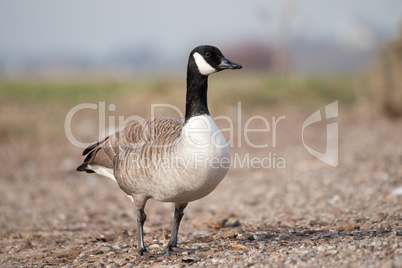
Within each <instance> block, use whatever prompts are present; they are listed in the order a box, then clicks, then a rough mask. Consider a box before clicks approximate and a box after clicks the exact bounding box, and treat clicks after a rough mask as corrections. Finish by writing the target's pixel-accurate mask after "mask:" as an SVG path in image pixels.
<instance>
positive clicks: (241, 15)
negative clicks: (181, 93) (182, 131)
mask: <svg viewBox="0 0 402 268" xmlns="http://www.w3.org/2000/svg"><path fill="white" fill-rule="evenodd" d="M401 13H402V4H401V3H400V2H399V1H398V0H386V1H381V2H380V1H374V2H372V3H370V5H368V4H367V3H366V2H365V1H363V0H354V1H337V2H333V3H328V2H322V1H318V0H310V1H297V0H287V1H258V0H254V1H249V2H244V1H240V0H235V1H219V2H214V1H202V2H201V1H196V2H191V3H189V2H188V1H184V0H175V1H172V2H168V3H167V2H166V3H158V4H155V3H152V2H143V1H122V2H119V4H115V3H110V2H107V1H85V2H84V3H82V2H81V1H76V0H73V1H62V2H54V1H46V0H39V1H35V2H30V1H17V2H9V1H1V3H0V36H1V42H0V78H1V93H0V94H1V95H2V97H3V98H4V97H10V95H23V96H25V97H28V98H29V97H32V95H41V94H45V93H44V92H46V94H47V95H53V94H54V95H56V96H54V97H55V98H57V96H64V97H66V95H69V94H70V95H74V94H85V93H82V92H81V93H80V92H75V91H74V89H73V88H77V87H78V88H77V91H85V90H89V89H88V87H90V86H91V85H92V83H93V82H94V80H97V79H98V80H99V79H103V80H105V79H106V80H107V82H110V81H112V80H114V81H115V83H121V82H122V81H123V80H125V81H128V80H134V81H138V80H141V79H145V80H147V81H149V80H150V79H149V78H152V79H151V80H153V81H155V78H158V79H159V81H160V80H161V79H165V81H164V82H163V83H161V84H162V85H163V84H168V83H169V82H167V81H166V79H167V78H178V80H177V81H180V80H179V79H181V80H183V79H184V78H185V66H186V62H187V57H188V53H189V51H190V50H191V49H192V48H193V47H195V46H197V45H199V44H212V45H215V46H218V47H219V48H221V50H222V51H223V52H224V54H225V55H227V56H228V57H229V58H233V60H235V61H238V62H240V63H242V64H243V66H244V69H243V70H242V72H241V74H240V76H242V78H244V77H245V76H248V80H251V81H248V82H247V83H244V84H246V85H247V84H249V86H250V90H253V87H256V85H255V84H256V83H257V84H258V82H260V83H262V84H261V85H259V86H257V87H259V88H258V89H255V90H254V91H255V92H254V93H255V94H254V98H255V100H262V102H263V103H265V101H268V102H270V103H271V104H275V103H276V101H277V98H278V97H280V98H281V100H282V102H283V101H284V100H285V99H286V100H288V101H291V99H294V101H296V103H298V102H300V103H303V101H306V100H304V98H313V99H314V98H321V99H322V98H325V96H330V98H333V97H334V95H336V97H338V98H339V99H340V100H342V98H343V99H344V101H345V102H344V103H346V102H354V101H360V102H359V103H360V104H362V103H365V104H367V102H369V101H375V103H371V104H370V105H374V104H375V109H376V110H377V111H380V112H385V113H386V114H388V115H392V116H395V115H400V114H401V113H402V111H401V109H402V108H401V107H402V104H401V99H402V97H401V93H400V91H401V89H400V88H401V81H400V79H401V78H400V75H398V72H400V68H401V57H402V56H401V53H402V52H401V46H402V45H401V28H402V27H401ZM357 76H359V77H357ZM236 77H237V74H236ZM284 77H286V78H285V79H282V78H284ZM307 77H308V79H307ZM324 78H326V79H324ZM355 78H359V79H360V80H359V81H357V80H356V79H355ZM24 79H34V80H35V81H36V84H35V83H34V85H29V90H28V89H27V88H25V89H24V88H20V87H24V86H28V85H27V84H26V83H27V82H28V81H26V80H25V83H21V84H19V85H18V86H17V85H16V83H17V84H18V82H21V81H23V80H24ZM217 79H218V80H219V78H217ZM223 79H226V78H223ZM38 80H40V81H41V82H40V83H41V85H38V84H37V83H39V82H38ZM50 80H53V81H54V80H58V82H57V83H56V84H57V85H53V84H52V85H48V86H46V84H47V83H46V82H49V81H50ZM60 80H62V81H63V82H61V81H60ZM67 80H68V81H70V82H72V81H75V82H77V80H80V81H85V83H84V84H86V86H84V87H82V88H80V86H79V85H78V84H76V83H73V84H74V86H66V88H68V89H66V90H63V91H67V92H63V93H60V92H59V91H57V90H56V88H57V87H59V86H60V85H62V84H65V83H67V82H66V81H67ZM168 80H169V79H168ZM295 80H298V81H295ZM328 80H329V83H328V85H324V84H327V81H328ZM17 81H18V82H17ZM90 81H91V83H90V85H88V84H87V83H89V82H90ZM131 82H132V81H131ZM170 82H172V79H170ZM355 82H358V83H359V84H357V85H356V83H355ZM10 83H11V84H12V85H10ZM105 83H106V82H105ZM105 83H103V82H102V85H101V86H100V88H102V87H104V86H105ZM106 84H107V83H106ZM234 84H236V83H234ZM302 84H303V86H302ZM162 85H159V86H158V87H161V86H162ZM304 86H305V87H307V90H308V92H298V91H299V90H300V91H304V90H305V88H304ZM10 87H11V88H10ZM96 87H99V85H96ZM116 87H117V88H119V89H121V87H124V86H122V85H116ZM129 87H131V88H133V87H135V86H134V85H131V86H129ZM297 87H301V89H300V88H299V89H298V88H297ZM334 87H336V89H335V88H334ZM356 87H358V88H356ZM152 88H153V87H149V88H148V90H152ZM331 90H332V91H331ZM26 91H29V92H26ZM101 91H102V90H101V89H99V92H101ZM234 91H236V88H235V89H234ZM333 91H336V93H335V92H333ZM34 92H35V93H34ZM68 92H70V93H68ZM73 92H74V93H73ZM90 92H91V94H90V95H92V93H93V92H92V91H91V90H90ZM99 92H98V93H97V94H101V93H99ZM125 94H127V93H125ZM239 94H240V93H239ZM310 94H313V96H311V95H310ZM231 95H232V96H233V94H231ZM300 95H301V96H302V100H300V97H301V96H300ZM247 96H250V94H247ZM64 97H63V98H64ZM67 97H68V96H67ZM100 97H102V96H101V95H100ZM239 97H240V98H241V97H244V96H239ZM358 97H359V99H358V100H357V98H358ZM360 97H361V98H360ZM331 100H332V99H331ZM231 101H232V100H231ZM251 101H253V100H251ZM325 101H327V100H325ZM354 104H356V103H354ZM292 105H293V104H292ZM252 106H254V105H252ZM373 108H374V106H372V107H371V108H370V110H373Z"/></svg>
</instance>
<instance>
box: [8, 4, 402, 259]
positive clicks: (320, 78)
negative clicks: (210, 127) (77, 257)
mask: <svg viewBox="0 0 402 268" xmlns="http://www.w3.org/2000/svg"><path fill="white" fill-rule="evenodd" d="M200 44H210V45H215V46H217V47H219V48H220V49H221V50H222V52H223V54H224V55H225V56H226V57H228V58H229V59H231V60H233V61H235V62H238V63H241V64H242V65H243V69H242V70H237V71H227V72H222V73H219V74H217V75H213V76H211V77H210V78H209V93H208V94H209V99H208V101H209V106H210V111H211V114H212V116H219V115H228V116H230V117H231V118H233V120H234V123H235V125H234V127H235V128H236V129H237V127H242V126H243V125H241V124H244V122H246V121H247V118H250V117H251V116H254V115H261V116H263V117H265V118H268V119H269V121H270V122H271V120H270V119H271V118H272V116H275V117H276V118H279V117H280V116H283V115H284V116H286V120H282V121H281V122H280V124H279V128H278V136H277V139H278V141H277V147H276V148H273V147H272V146H271V145H272V142H271V140H272V139H271V138H273V137H272V136H268V137H267V133H252V134H251V135H255V136H253V137H251V138H252V142H253V143H254V144H264V143H266V142H268V143H269V145H270V147H269V148H268V149H267V150H265V149H264V150H255V149H253V148H249V147H247V146H245V142H244V140H243V146H242V147H241V148H238V147H236V146H235V147H234V148H231V153H232V154H235V153H236V154H238V155H240V156H244V155H245V154H246V153H250V154H251V155H252V156H256V157H265V156H267V153H268V151H269V152H275V153H276V155H277V156H281V157H284V158H285V159H286V169H285V170H276V169H269V170H266V169H251V170H246V169H231V171H230V172H229V173H228V176H227V179H225V180H224V181H223V182H222V184H221V185H222V186H219V187H218V188H217V190H216V191H215V192H213V193H212V194H211V195H210V196H208V197H206V198H205V199H203V200H201V201H197V202H194V203H195V204H194V205H192V206H189V208H188V209H187V210H186V211H187V212H186V213H187V214H186V215H188V216H189V217H185V220H184V224H183V229H182V230H183V232H184V233H186V232H187V233H189V232H193V231H194V230H193V229H191V228H192V227H191V226H193V227H196V230H202V229H203V228H204V229H205V228H209V227H205V226H207V225H202V226H200V223H197V224H198V226H197V224H193V225H192V223H191V217H193V219H197V218H196V217H195V215H196V214H197V213H198V214H200V215H202V216H200V217H201V218H202V217H204V218H205V217H206V218H207V219H208V220H209V219H210V217H212V216H211V215H223V216H224V217H229V216H228V215H229V214H230V215H232V216H230V217H234V218H235V219H240V221H241V224H242V226H246V225H247V224H251V225H247V226H256V225H255V224H261V223H267V224H271V225H275V224H277V223H278V222H280V221H286V220H288V222H289V219H292V220H294V222H296V223H297V224H298V225H300V226H306V228H315V227H314V226H315V225H314V224H313V225H312V223H311V222H310V220H311V219H313V220H319V222H326V223H327V226H329V227H328V228H336V226H337V224H338V223H337V222H338V221H339V220H344V221H348V220H349V219H361V222H369V221H370V219H374V218H376V217H377V218H378V217H380V216H376V215H380V213H384V215H385V214H386V213H388V214H387V215H397V216H395V219H396V220H395V222H391V223H389V224H390V225H393V224H395V225H398V224H399V225H400V222H401V221H400V219H401V216H400V211H401V204H402V203H401V202H400V199H397V197H395V196H394V195H391V192H393V191H394V189H399V192H398V191H396V192H395V193H399V194H400V192H401V190H400V186H401V184H402V171H401V167H402V151H401V150H402V148H401V144H402V140H401V137H402V136H401V135H400V134H401V133H402V127H401V126H402V120H401V116H402V2H401V1H400V0H382V1H370V3H368V1H364V0H338V1H321V0H307V1H301V0H284V1H279V0H275V1H274V0H270V1H267V0H250V1H244V0H222V1H216V0H203V1H199V0H195V1H186V0H171V1H158V2H156V1H137V0H121V1H103V0H86V1H78V0H69V1H51V0H35V1H28V0H18V1H5V0H0V163H1V171H2V172H1V173H0V196H1V198H0V230H2V231H1V232H0V246H1V245H8V247H9V248H10V252H14V253H15V254H17V252H20V253H21V258H24V257H26V256H27V255H26V254H25V255H26V256H25V255H24V254H22V253H24V252H27V250H30V247H25V246H24V245H25V244H24V243H25V242H26V241H24V237H28V238H27V239H26V240H27V241H28V242H29V241H33V240H32V239H31V238H32V237H34V238H35V237H36V236H31V235H29V232H39V231H40V232H47V231H50V232H54V231H55V230H56V231H60V232H65V230H67V231H69V230H73V231H74V230H75V231H74V232H75V233H73V234H72V235H71V233H64V234H65V236H66V237H68V238H67V240H68V239H70V240H69V241H72V242H71V243H72V244H74V245H76V244H77V243H78V242H77V241H81V240H79V239H81V238H82V237H85V239H86V240H85V241H89V240H91V239H92V238H91V237H101V234H102V235H103V234H105V233H107V232H111V233H112V235H113V236H116V235H117V233H118V231H119V230H120V229H119V228H127V229H128V230H129V232H130V234H133V233H135V226H134V224H133V223H134V222H135V217H136V215H135V211H134V210H133V208H132V205H131V204H130V202H128V200H127V199H126V197H125V195H124V194H123V192H121V191H120V190H119V189H118V186H117V185H116V184H115V183H114V182H112V181H111V180H108V179H101V178H99V176H95V175H90V174H89V175H88V174H82V173H77V172H76V171H75V168H76V167H77V166H78V165H79V164H80V163H81V161H82V157H81V152H82V149H81V148H77V147H76V146H74V145H72V144H71V143H70V142H69V141H68V140H67V138H66V132H65V126H64V123H65V118H66V115H67V114H68V112H69V111H70V110H71V109H72V108H73V107H75V106H76V105H80V104H82V103H92V104H96V105H98V108H99V107H100V106H99V105H100V102H104V104H105V106H104V107H106V108H105V115H106V121H105V125H106V126H99V122H98V121H99V110H92V109H85V110H82V111H79V113H77V114H76V115H74V117H73V118H72V122H71V131H72V134H73V135H74V137H75V138H77V139H79V140H80V141H82V142H95V141H97V140H98V139H99V136H103V135H105V133H104V132H105V130H106V131H109V132H112V131H113V130H114V129H115V128H117V127H118V126H117V123H118V117H119V116H122V117H124V118H129V116H131V115H139V116H141V117H144V118H146V117H149V116H150V106H151V104H157V103H168V104H172V105H175V106H176V107H178V108H179V109H181V110H182V111H183V112H184V107H185V75H186V65H187V60H188V55H189V53H190V51H191V50H192V49H193V48H194V47H195V46H198V45H200ZM334 101H339V114H340V117H339V119H338V122H339V142H340V143H339V153H340V154H339V166H338V167H337V168H332V167H330V166H327V165H325V164H323V163H322V162H320V161H319V160H317V159H315V158H314V157H312V156H311V155H310V154H309V153H308V152H307V151H306V150H305V149H304V147H303V144H302V138H301V129H302V125H303V121H304V120H305V119H306V118H307V117H308V116H309V115H311V114H312V113H314V112H315V111H317V110H318V109H320V108H321V109H322V108H323V107H324V106H325V105H327V104H330V103H332V102H334ZM238 102H241V108H242V111H241V112H242V113H241V116H242V117H243V120H242V122H240V120H239V121H236V120H238V118H237V115H238V113H237V109H238V107H239V106H238ZM111 104H113V105H114V106H113V105H112V106H110V105H111ZM157 115H171V116H177V113H172V110H171V109H165V110H164V109H161V110H158V113H157ZM222 121H224V120H219V121H218V120H217V125H218V126H219V127H220V128H221V129H222V128H227V127H228V126H227V125H225V122H222ZM253 123H255V124H256V125H255V126H252V127H256V128H263V127H264V125H261V124H262V122H257V121H254V122H253ZM237 124H238V125H237ZM325 131H326V124H325V122H323V123H322V124H321V123H317V127H316V128H313V127H312V128H309V130H308V131H306V132H308V133H305V138H306V141H307V142H308V144H309V146H311V147H313V148H315V149H316V150H317V151H320V152H325V142H326V140H325V138H323V137H324V136H325V133H326V132H325ZM100 132H102V133H100ZM236 133H238V132H235V134H236ZM227 134H228V133H227V132H225V133H224V135H226V136H227ZM271 134H272V133H269V134H268V135H271ZM238 138H240V137H237V135H235V137H234V139H235V140H234V144H235V145H236V144H238V143H237V140H236V139H238ZM105 185H107V187H106V186H105ZM398 187H399V188H398ZM239 189H242V190H241V191H240V190H239ZM244 189H247V191H243V190H244ZM397 195H398V194H397ZM378 200H381V202H380V201H378ZM150 203H151V205H150V206H149V207H151V208H150V209H149V211H150V212H149V214H148V215H149V221H147V224H149V225H148V226H153V227H152V228H153V229H147V232H151V230H155V229H156V228H164V229H166V230H168V229H170V223H171V221H170V222H169V221H166V220H165V219H166V218H169V219H171V209H170V207H169V209H166V207H165V206H163V205H161V204H158V205H155V206H153V205H152V202H151V201H150ZM267 207H269V208H272V209H267ZM206 211H208V212H207V213H206ZM381 215H382V214H381ZM398 215H399V216H398ZM200 217H199V218H200ZM381 217H382V216H381ZM398 217H399V218H398ZM111 219H113V220H111ZM116 219H118V220H116ZM300 219H302V220H300ZM398 219H399V220H398ZM148 222H149V223H148ZM199 222H202V221H199ZM210 222H211V221H210ZM377 222H381V220H378V221H377ZM243 224H244V225H243ZM253 224H254V225H253ZM359 224H360V223H359ZM370 224H371V223H370ZM375 224H376V223H372V225H370V227H364V226H363V225H361V227H360V228H361V229H360V230H363V229H364V228H366V229H367V230H368V231H370V230H371V229H372V230H377V229H375V228H378V226H377V227H376V225H375ZM160 226H162V227H160ZM311 226H313V227H311ZM353 226H354V225H353ZM370 228H371V229H370ZM383 228H385V227H383ZM390 228H391V227H390ZM366 229H364V230H366ZM23 232H27V233H28V235H27V236H24V234H23V235H21V233H23ZM250 232H252V231H250ZM88 233H89V236H90V237H89V238H88ZM18 234H19V235H18ZM39 237H42V238H43V237H48V238H49V239H52V238H51V237H53V236H45V235H42V236H39ZM80 237H81V238H80ZM148 237H150V236H148ZM29 239H31V240H29ZM46 239H47V238H46ZM46 239H45V240H46ZM55 239H56V238H55ZM74 239H78V240H74ZM147 239H148V238H147ZM149 239H150V238H149ZM21 241H22V242H21ZM93 241H94V240H93ZM17 242H18V243H20V242H21V243H20V244H21V245H22V246H21V247H22V248H23V247H25V249H24V250H25V251H24V250H22V249H15V247H17V246H16V245H18V243H17ZM33 243H35V241H34V242H33ZM36 243H37V245H38V243H39V242H36ZM50 244H51V243H48V241H45V242H43V247H47V245H50ZM51 245H53V246H55V247H60V245H59V244H58V242H57V244H51ZM38 247H39V248H40V246H38ZM13 250H14V251H13ZM21 250H22V251H21ZM7 252H8V249H7ZM0 254H4V255H5V256H6V257H7V258H9V256H11V255H7V254H8V253H6V251H3V253H1V252H0ZM353 255H354V254H353ZM371 255H373V254H368V255H367V256H371ZM27 258H28V257H27ZM0 259H3V260H4V258H2V257H1V255H0ZM340 259H343V258H340ZM27 263H31V262H30V261H29V260H27ZM0 265H1V261H0ZM38 266H40V265H38Z"/></svg>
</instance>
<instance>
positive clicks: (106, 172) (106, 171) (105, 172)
mask: <svg viewBox="0 0 402 268" xmlns="http://www.w3.org/2000/svg"><path fill="white" fill-rule="evenodd" d="M88 169H92V170H93V171H95V173H96V174H99V175H102V176H104V177H107V178H109V179H112V180H114V181H115V182H117V181H116V178H115V177H114V172H113V169H111V168H105V167H102V166H98V165H88Z"/></svg>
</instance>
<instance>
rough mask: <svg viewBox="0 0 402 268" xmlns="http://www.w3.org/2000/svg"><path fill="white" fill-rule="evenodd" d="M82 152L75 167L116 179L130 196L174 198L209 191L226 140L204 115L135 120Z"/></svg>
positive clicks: (225, 158) (225, 155)
mask: <svg viewBox="0 0 402 268" xmlns="http://www.w3.org/2000/svg"><path fill="white" fill-rule="evenodd" d="M85 154H88V155H87V157H86V159H85V160H84V163H83V164H82V165H81V166H80V167H79V170H81V171H84V170H85V171H87V172H96V173H98V174H100V175H103V176H106V177H109V178H111V179H114V180H116V181H117V183H118V185H119V186H120V188H121V189H122V190H123V191H124V192H126V193H127V194H128V195H130V196H141V197H142V198H144V199H148V198H154V199H156V200H159V201H163V202H175V203H187V202H190V201H193V200H196V199H199V198H202V197H204V196H205V195H207V194H209V193H210V192H211V191H212V190H213V189H215V187H216V186H217V185H218V184H219V182H220V181H221V180H222V179H223V177H224V176H225V175H226V173H227V170H228V168H229V163H230V160H229V150H228V147H227V143H226V140H225V139H224V137H223V135H222V134H221V133H220V131H219V130H218V128H217V127H216V125H215V123H214V121H213V120H212V118H211V117H210V116H207V115H203V116H197V117H194V118H192V119H191V120H190V121H189V122H187V123H186V124H185V125H183V121H182V120H180V119H174V118H155V119H148V120H144V121H141V122H136V123H134V124H131V125H129V126H127V127H126V128H124V129H123V130H121V131H118V132H116V133H115V134H112V135H110V136H109V137H107V138H106V139H105V140H103V141H101V142H99V143H96V144H94V145H92V146H90V147H88V148H87V149H86V150H85V151H84V155H85ZM222 163H223V164H222Z"/></svg>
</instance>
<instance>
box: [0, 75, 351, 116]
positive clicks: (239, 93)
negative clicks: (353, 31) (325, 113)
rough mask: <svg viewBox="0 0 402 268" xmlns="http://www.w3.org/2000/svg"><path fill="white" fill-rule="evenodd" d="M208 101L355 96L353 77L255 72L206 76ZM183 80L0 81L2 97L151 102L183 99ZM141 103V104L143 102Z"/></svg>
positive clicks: (282, 102) (292, 102)
mask: <svg viewBox="0 0 402 268" xmlns="http://www.w3.org/2000/svg"><path fill="white" fill-rule="evenodd" d="M209 87H210V91H209V94H210V98H209V100H210V102H211V103H219V106H232V105H236V104H237V102H238V101H241V102H242V103H243V107H244V108H246V109H247V107H249V108H253V107H254V108H255V107H259V106H263V107H265V106H270V107H273V108H278V107H284V106H285V107H286V106H287V107H289V106H294V107H300V106H307V105H311V104H321V103H322V104H324V103H329V102H332V101H335V100H339V101H341V102H342V103H344V104H351V103H352V102H354V100H355V92H354V89H353V87H354V78H353V76H347V75H342V76H286V77H284V76H283V77H278V76H269V75H261V74H260V75H259V74H246V75H235V76H233V75H231V76H230V75H226V76H224V77H212V78H211V79H210V86H209ZM184 92H185V81H184V79H183V80H182V79H178V78H160V79H156V80H152V79H147V78H141V79H137V80H128V79H122V80H119V81H117V80H116V81H107V80H106V81H96V80H91V79H88V80H74V79H73V80H61V81H57V80H39V79H38V80H36V79H20V80H9V79H3V80H0V97H1V98H2V99H3V100H4V99H13V100H21V101H31V102H42V103H43V102H67V103H68V102H72V103H75V102H79V101H92V102H94V101H99V100H104V101H108V100H109V99H110V98H114V99H116V98H118V99H120V101H122V102H126V101H128V99H130V98H146V99H147V100H148V101H149V103H147V105H150V104H151V103H154V102H160V101H163V102H166V103H175V104H176V103H178V104H180V103H182V102H183V103H184V96H185V93H184ZM144 105H145V103H144Z"/></svg>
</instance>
